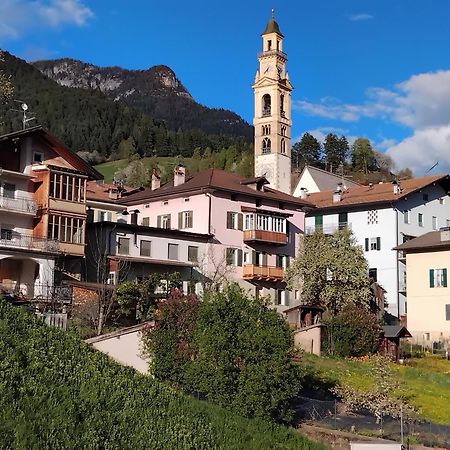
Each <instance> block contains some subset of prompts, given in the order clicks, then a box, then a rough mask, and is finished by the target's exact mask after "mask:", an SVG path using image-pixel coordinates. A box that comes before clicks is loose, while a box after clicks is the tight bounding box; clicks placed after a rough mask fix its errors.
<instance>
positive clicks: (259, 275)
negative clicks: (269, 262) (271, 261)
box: [242, 264, 284, 281]
mask: <svg viewBox="0 0 450 450" xmlns="http://www.w3.org/2000/svg"><path fill="white" fill-rule="evenodd" d="M242 277H243V278H244V280H265V281H282V280H283V279H284V269H283V268H282V267H272V266H255V265H253V264H246V265H245V266H244V267H243V275H242Z"/></svg>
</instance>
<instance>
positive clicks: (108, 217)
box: [97, 211, 112, 222]
mask: <svg viewBox="0 0 450 450" xmlns="http://www.w3.org/2000/svg"><path fill="white" fill-rule="evenodd" d="M97 217H98V221H99V222H104V221H108V222H111V221H112V213H111V212H108V211H99V212H98V216H97Z"/></svg>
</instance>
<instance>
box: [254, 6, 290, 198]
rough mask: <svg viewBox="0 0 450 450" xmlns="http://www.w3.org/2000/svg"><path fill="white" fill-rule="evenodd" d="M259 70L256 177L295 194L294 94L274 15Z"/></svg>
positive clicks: (268, 29)
mask: <svg viewBox="0 0 450 450" xmlns="http://www.w3.org/2000/svg"><path fill="white" fill-rule="evenodd" d="M262 47H263V48H262V52H260V53H259V54H258V61H259V69H258V70H257V72H256V77H255V82H254V84H253V91H254V98H255V115H254V118H253V125H254V127H255V142H254V143H255V176H265V178H266V179H267V180H268V181H269V182H270V187H271V188H273V189H276V190H279V191H282V192H284V193H286V194H291V193H292V189H291V126H292V120H291V92H292V89H293V87H292V85H291V83H290V81H289V75H288V73H287V71H286V62H287V55H286V53H284V52H283V35H282V33H281V31H280V27H279V26H278V23H277V22H276V21H275V18H274V13H273V11H272V17H271V19H270V20H269V22H268V23H267V26H266V29H265V30H264V32H263V33H262Z"/></svg>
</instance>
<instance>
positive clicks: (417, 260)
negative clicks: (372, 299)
mask: <svg viewBox="0 0 450 450" xmlns="http://www.w3.org/2000/svg"><path fill="white" fill-rule="evenodd" d="M395 250H398V251H400V252H402V253H403V254H404V255H406V284H407V301H408V330H409V331H410V332H411V334H412V335H413V340H414V342H417V343H419V344H424V345H426V346H430V347H431V345H432V343H433V342H440V343H442V344H443V347H445V348H446V347H448V346H449V344H450V286H449V285H448V281H447V273H448V268H449V266H450V228H448V227H447V228H443V229H441V230H440V231H432V232H430V233H426V234H424V235H422V236H419V237H417V238H415V239H411V240H410V241H407V242H405V243H404V244H402V245H399V246H398V247H396V248H395ZM400 256H403V255H402V254H400Z"/></svg>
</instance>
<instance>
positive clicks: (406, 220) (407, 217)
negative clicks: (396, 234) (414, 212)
mask: <svg viewBox="0 0 450 450" xmlns="http://www.w3.org/2000/svg"><path fill="white" fill-rule="evenodd" d="M403 219H404V223H407V224H409V223H411V211H410V210H409V209H408V210H406V211H405V212H404V213H403Z"/></svg>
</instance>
